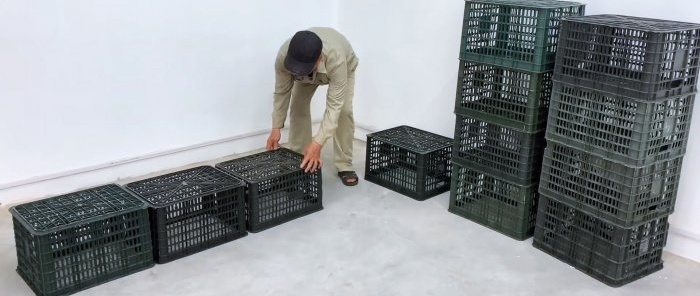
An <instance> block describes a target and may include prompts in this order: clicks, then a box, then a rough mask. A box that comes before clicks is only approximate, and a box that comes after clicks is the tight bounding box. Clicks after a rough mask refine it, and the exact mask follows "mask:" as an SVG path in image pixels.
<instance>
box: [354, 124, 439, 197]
mask: <svg viewBox="0 0 700 296" xmlns="http://www.w3.org/2000/svg"><path fill="white" fill-rule="evenodd" d="M365 161H366V165H365V180H367V181H369V182H372V183H375V184H377V185H380V186H383V187H386V188H388V189H391V190H394V191H396V192H398V193H401V194H403V195H406V196H408V197H410V198H413V199H416V200H421V201H422V200H426V199H428V198H430V197H433V196H435V195H438V194H440V193H444V192H446V191H448V190H449V189H450V173H451V171H452V166H451V165H452V139H450V138H447V137H443V136H440V135H437V134H434V133H431V132H427V131H424V130H420V129H417V128H414V127H410V126H405V125H402V126H398V127H394V128H390V129H387V130H383V131H379V132H376V133H372V134H369V135H367V155H366V160H365Z"/></svg>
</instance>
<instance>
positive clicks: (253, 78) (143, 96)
mask: <svg viewBox="0 0 700 296" xmlns="http://www.w3.org/2000/svg"><path fill="white" fill-rule="evenodd" d="M336 12H337V9H336V3H335V1H321V0H316V1H314V0H297V1H293V2H290V1H284V0H275V1H273V0H268V1H245V2H241V1H225V0H218V1H217V0H203V1H191V0H150V1H141V0H122V1H90V0H72V1H57V0H51V1H47V0H41V1H38V0H6V1H0V135H1V138H0V187H1V186H2V185H3V184H12V183H14V182H18V181H19V182H22V181H23V180H28V179H30V180H31V179H33V178H41V177H42V176H46V175H51V174H60V173H61V172H64V171H70V170H74V169H78V170H79V169H81V168H84V167H90V166H94V165H99V164H109V163H111V162H114V161H118V160H123V159H129V158H133V157H139V156H141V155H144V154H148V153H158V152H161V151H166V150H170V149H178V148H182V147H188V146H190V145H194V144H199V143H204V142H208V141H213V140H218V139H224V138H230V137H235V136H237V135H242V134H246V133H250V132H251V131H258V130H265V129H269V127H270V112H271V110H272V107H271V104H272V92H273V74H274V73H273V63H274V59H275V57H276V53H277V50H278V48H279V46H280V45H281V44H282V42H283V41H284V40H285V39H286V38H289V37H291V35H292V34H293V33H294V32H295V31H297V30H300V29H304V28H307V27H309V26H332V25H334V23H335V20H336ZM319 93H320V95H324V94H325V93H324V91H323V90H319ZM315 101H316V103H315V104H314V115H315V117H316V118H319V117H320V114H321V111H322V107H323V104H322V103H323V100H318V99H316V100H315ZM262 145H264V142H262V141H261V142H260V143H258V145H256V146H252V147H250V146H247V147H240V149H239V151H247V150H252V149H255V148H259V147H262ZM231 152H232V153H233V152H236V151H231ZM219 156H220V155H219ZM203 157H206V156H203ZM211 157H212V158H213V157H218V156H217V155H211ZM193 160H197V161H201V159H193ZM184 164H185V163H179V164H178V163H163V164H160V165H155V167H153V168H152V169H153V170H160V169H164V168H167V166H169V165H177V166H179V165H184ZM144 173H145V172H144ZM117 177H119V176H116V175H115V176H112V178H113V179H116V178H117ZM0 201H2V200H1V199H0Z"/></svg>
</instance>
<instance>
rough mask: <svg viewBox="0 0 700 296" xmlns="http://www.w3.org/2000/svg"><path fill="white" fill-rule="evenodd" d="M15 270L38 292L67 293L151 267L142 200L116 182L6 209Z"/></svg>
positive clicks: (46, 295)
mask: <svg viewBox="0 0 700 296" xmlns="http://www.w3.org/2000/svg"><path fill="white" fill-rule="evenodd" d="M10 213H12V217H13V219H12V222H13V225H14V231H15V244H16V249H17V272H18V273H19V275H20V276H21V277H22V278H23V279H24V280H25V281H26V282H27V284H28V285H29V287H31V288H32V290H33V291H34V293H36V294H37V295H40V296H53V295H67V294H72V293H75V292H78V291H81V290H85V289H88V288H91V287H94V286H97V285H100V284H103V283H106V282H109V281H111V280H114V279H117V278H120V277H123V276H126V275H129V274H132V273H135V272H137V271H140V270H144V269H147V268H150V267H152V266H153V264H154V262H153V253H152V245H151V231H150V228H149V222H148V210H147V209H146V205H145V204H144V203H143V202H142V201H141V200H139V199H138V198H137V197H135V196H133V195H132V194H130V193H128V192H126V191H125V190H123V189H122V188H121V187H119V186H117V185H113V184H110V185H105V186H101V187H95V188H91V189H87V190H83V191H79V192H75V193H70V194H65V195H61V196H56V197H51V198H48V199H44V200H40V201H35V202H31V203H27V204H22V205H18V206H15V207H12V208H11V209H10Z"/></svg>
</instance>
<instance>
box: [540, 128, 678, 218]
mask: <svg viewBox="0 0 700 296" xmlns="http://www.w3.org/2000/svg"><path fill="white" fill-rule="evenodd" d="M682 164H683V157H682V156H680V157H677V158H673V159H670V160H665V161H660V162H657V163H654V164H651V165H647V166H644V167H641V168H635V167H628V166H625V165H622V164H619V163H616V162H613V161H610V160H607V159H605V158H602V157H599V156H595V155H593V154H590V153H586V152H583V151H581V150H578V149H575V148H572V147H568V146H566V145H562V144H559V143H555V142H550V143H549V144H548V146H547V150H546V152H545V157H544V164H543V165H542V178H540V193H541V194H542V195H546V196H549V197H551V198H554V199H556V200H558V201H560V202H563V203H565V204H567V205H570V206H573V207H575V208H577V209H579V210H581V211H582V212H585V213H587V214H591V215H595V216H596V217H598V218H600V219H601V220H604V221H607V222H609V223H611V224H614V225H617V226H620V227H633V226H636V225H639V224H643V223H646V222H648V221H649V220H653V219H657V218H660V217H664V216H668V215H670V214H672V213H673V210H674V205H675V203H676V196H677V195H678V184H679V180H680V175H681V168H682Z"/></svg>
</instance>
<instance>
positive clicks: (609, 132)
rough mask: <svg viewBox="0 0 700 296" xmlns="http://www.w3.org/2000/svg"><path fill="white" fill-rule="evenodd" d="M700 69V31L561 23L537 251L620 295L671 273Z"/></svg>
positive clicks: (678, 26) (661, 24) (613, 18)
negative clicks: (667, 251) (673, 230)
mask: <svg viewBox="0 0 700 296" xmlns="http://www.w3.org/2000/svg"><path fill="white" fill-rule="evenodd" d="M699 62H700V25H698V24H688V23H680V22H673V21H661V20H653V19H644V18H638V17H629V16H618V15H596V16H586V17H571V18H567V19H566V20H565V21H563V22H562V26H561V35H560V41H559V52H558V54H557V58H556V68H555V70H554V87H553V93H552V100H551V106H550V113H549V119H548V127H547V132H546V139H547V149H546V151H545V156H544V161H543V167H542V175H541V178H540V189H539V190H540V195H541V199H540V205H539V209H538V213H537V223H536V227H535V234H534V236H535V238H534V243H533V244H534V246H535V247H537V248H538V249H540V250H542V251H544V252H546V253H548V254H550V255H552V256H554V257H556V258H558V259H560V260H562V261H564V262H565V263H567V264H569V265H572V266H574V267H576V268H577V269H579V270H581V271H583V272H584V273H586V274H588V275H590V276H592V277H594V278H596V279H598V280H600V281H602V282H604V283H606V284H608V285H611V286H621V285H624V284H627V283H629V282H632V281H634V280H636V279H639V278H641V277H644V276H646V275H649V274H651V273H653V272H655V271H658V270H660V269H662V268H663V261H662V260H661V254H662V251H663V248H664V246H665V244H666V238H667V236H668V229H669V224H668V216H669V215H670V214H672V213H673V210H674V204H675V200H676V195H677V193H678V181H679V177H680V172H681V166H682V164H683V155H684V154H685V151H686V143H687V140H688V135H689V129H690V121H691V116H692V110H693V103H694V101H695V92H696V87H697V86H696V85H697V78H698V70H700V69H699Z"/></svg>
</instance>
